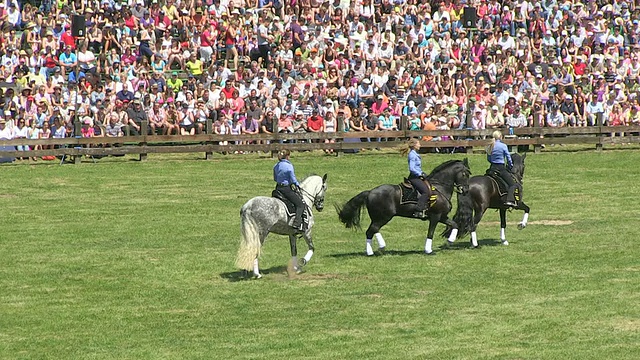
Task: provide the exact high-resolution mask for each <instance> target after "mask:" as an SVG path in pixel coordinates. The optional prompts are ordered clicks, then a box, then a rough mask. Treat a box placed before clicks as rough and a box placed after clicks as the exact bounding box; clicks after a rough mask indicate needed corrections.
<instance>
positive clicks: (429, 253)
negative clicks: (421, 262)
mask: <svg viewBox="0 0 640 360" xmlns="http://www.w3.org/2000/svg"><path fill="white" fill-rule="evenodd" d="M435 254H436V252H435V251H432V252H425V255H427V256H434V255H435Z"/></svg>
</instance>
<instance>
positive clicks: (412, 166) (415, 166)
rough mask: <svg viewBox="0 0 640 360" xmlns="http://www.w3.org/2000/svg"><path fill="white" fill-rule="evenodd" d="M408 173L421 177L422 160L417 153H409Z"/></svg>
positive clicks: (413, 151) (412, 151)
mask: <svg viewBox="0 0 640 360" xmlns="http://www.w3.org/2000/svg"><path fill="white" fill-rule="evenodd" d="M408 159H409V172H410V173H411V174H413V175H416V176H420V175H422V159H421V158H420V155H419V154H418V152H417V151H415V150H413V149H412V150H411V151H409V157H408Z"/></svg>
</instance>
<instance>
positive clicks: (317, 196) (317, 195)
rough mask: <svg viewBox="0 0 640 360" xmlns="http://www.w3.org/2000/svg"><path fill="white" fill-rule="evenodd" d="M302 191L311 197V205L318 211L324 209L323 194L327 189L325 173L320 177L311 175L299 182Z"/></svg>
mask: <svg viewBox="0 0 640 360" xmlns="http://www.w3.org/2000/svg"><path fill="white" fill-rule="evenodd" d="M300 185H301V187H302V189H303V191H304V192H305V193H306V194H307V195H308V196H309V197H310V198H311V200H312V202H313V207H315V208H316V210H318V211H322V210H323V209H324V194H325V193H326V191H327V174H324V176H322V177H320V176H318V175H312V176H309V177H308V178H306V179H304V181H303V182H302V184H300Z"/></svg>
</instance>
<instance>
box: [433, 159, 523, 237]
mask: <svg viewBox="0 0 640 360" xmlns="http://www.w3.org/2000/svg"><path fill="white" fill-rule="evenodd" d="M526 157H527V154H526V153H525V154H524V155H522V156H520V155H519V154H513V155H511V159H512V160H513V168H512V169H511V173H512V174H513V176H514V178H515V179H516V182H517V184H518V186H519V187H520V188H522V177H523V176H524V159H525V158H526ZM500 192H501V191H500V189H499V187H498V183H497V182H496V180H494V179H493V178H491V177H490V176H488V175H479V176H474V177H472V178H471V179H470V180H469V192H468V193H466V194H459V195H458V209H457V210H456V214H455V215H454V216H453V221H454V222H455V223H456V224H457V225H458V229H457V230H456V229H454V228H453V227H448V228H447V230H445V232H444V233H443V234H442V235H443V236H448V237H449V244H451V243H452V242H453V241H452V240H455V238H456V235H459V236H464V235H466V234H468V233H471V246H473V247H474V248H477V247H478V238H477V235H476V228H477V226H478V223H479V222H480V220H481V219H482V216H483V215H484V212H485V211H486V210H487V209H498V210H499V211H500V240H501V241H502V244H504V245H509V242H508V241H507V238H506V234H505V229H506V227H507V210H509V207H508V206H506V205H504V201H503V200H504V198H503V197H502V196H501V193H500ZM514 209H518V210H523V211H524V216H523V218H522V222H520V223H519V224H518V229H519V230H522V229H524V228H525V227H526V226H527V220H528V219H529V206H527V204H525V203H524V202H523V201H522V192H520V201H518V204H517V206H516V207H514ZM458 232H459V233H458Z"/></svg>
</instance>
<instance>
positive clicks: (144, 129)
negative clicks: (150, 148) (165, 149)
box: [140, 120, 149, 161]
mask: <svg viewBox="0 0 640 360" xmlns="http://www.w3.org/2000/svg"><path fill="white" fill-rule="evenodd" d="M148 133H149V122H148V121H147V120H142V122H141V123H140V135H142V136H143V137H144V138H145V141H143V142H141V143H140V145H141V146H146V145H147V142H146V138H147V134H148ZM144 160H147V154H146V153H144V154H143V153H140V161H144Z"/></svg>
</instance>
